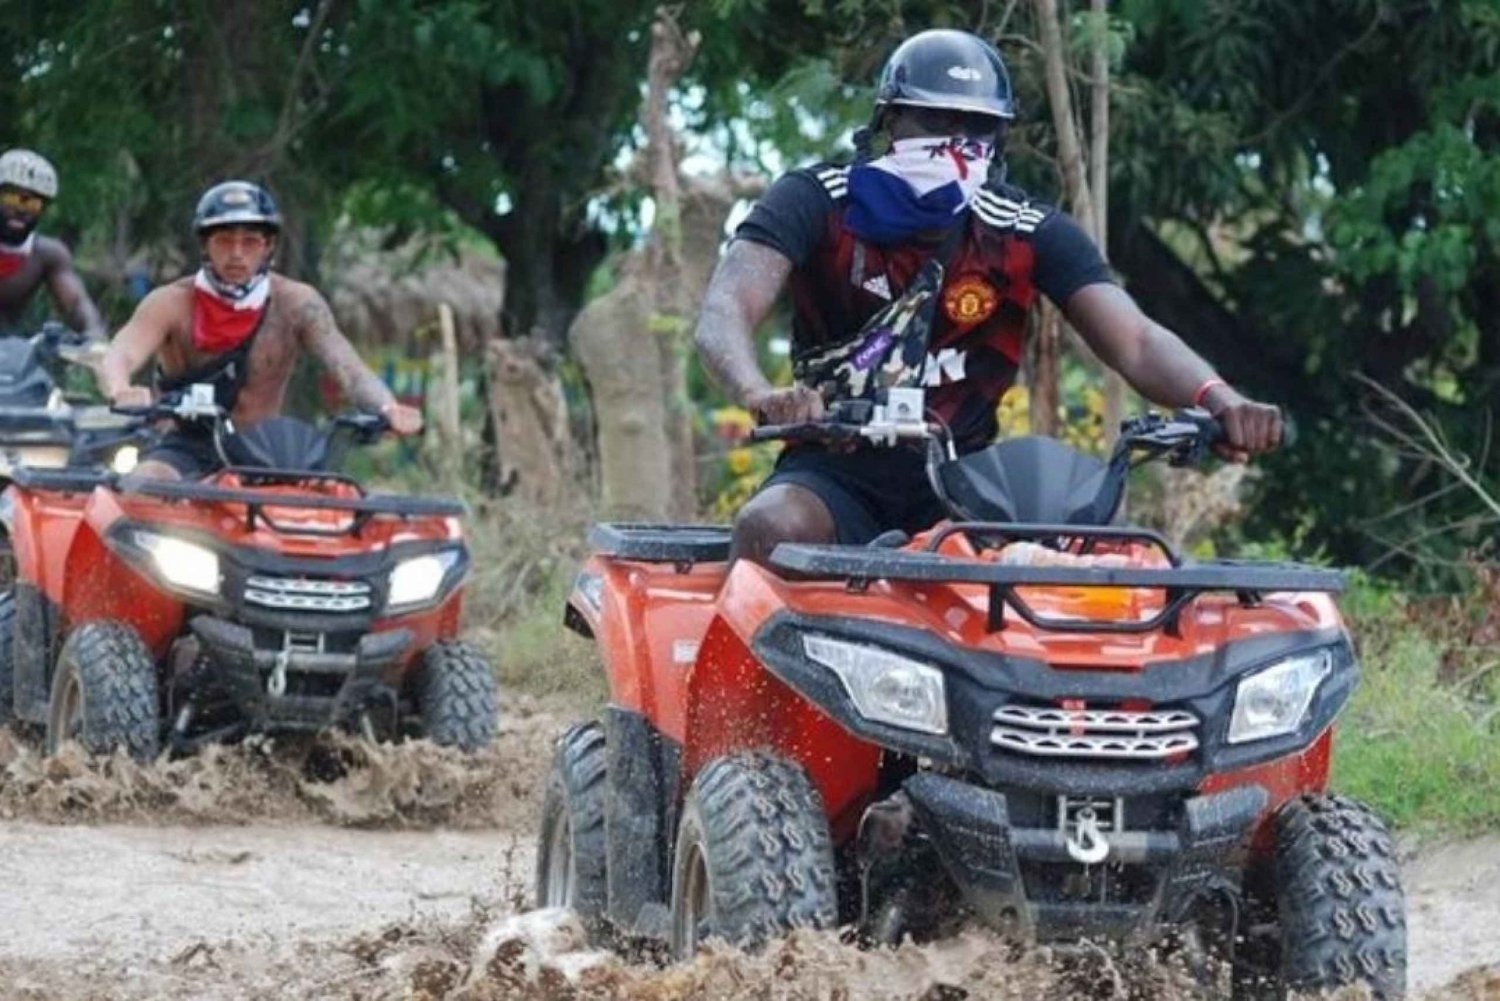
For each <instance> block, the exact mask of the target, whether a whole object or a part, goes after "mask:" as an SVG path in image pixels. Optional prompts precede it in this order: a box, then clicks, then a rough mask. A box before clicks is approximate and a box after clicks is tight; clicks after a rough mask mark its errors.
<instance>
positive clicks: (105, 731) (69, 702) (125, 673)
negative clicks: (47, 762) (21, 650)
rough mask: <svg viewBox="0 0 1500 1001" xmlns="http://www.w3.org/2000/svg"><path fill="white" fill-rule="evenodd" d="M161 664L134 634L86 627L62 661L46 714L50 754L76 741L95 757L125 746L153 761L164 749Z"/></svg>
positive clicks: (107, 625) (106, 625) (119, 626)
mask: <svg viewBox="0 0 1500 1001" xmlns="http://www.w3.org/2000/svg"><path fill="white" fill-rule="evenodd" d="M160 738H161V723H160V714H159V710H158V705H157V695H156V661H155V660H154V659H153V658H152V656H151V651H150V650H148V649H147V648H146V644H145V643H144V642H142V641H141V638H140V636H139V635H138V634H137V633H136V631H135V630H134V629H131V628H130V627H129V626H127V625H124V624H123V623H120V622H85V623H84V624H83V625H81V626H79V627H78V628H77V629H74V630H73V632H72V634H71V635H69V636H68V640H67V642H66V643H64V644H63V648H62V652H61V653H59V654H58V657H57V669H56V670H55V671H54V672H53V676H52V698H51V700H50V703H49V706H48V710H47V753H48V754H55V753H57V750H58V748H60V747H61V746H62V745H63V744H64V743H65V742H66V741H69V740H76V741H78V743H80V744H82V745H83V746H84V747H85V748H86V749H87V750H89V751H91V752H93V753H96V754H108V753H110V752H112V751H114V749H115V748H117V747H123V748H124V749H125V750H126V751H127V752H128V753H129V754H130V756H131V757H133V758H135V759H137V760H140V761H149V760H151V759H153V758H155V757H156V753H157V750H158V748H159V746H160Z"/></svg>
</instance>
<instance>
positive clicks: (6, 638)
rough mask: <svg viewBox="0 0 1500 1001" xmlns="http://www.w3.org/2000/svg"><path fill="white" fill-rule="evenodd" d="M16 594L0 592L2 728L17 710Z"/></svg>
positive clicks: (0, 708)
mask: <svg viewBox="0 0 1500 1001" xmlns="http://www.w3.org/2000/svg"><path fill="white" fill-rule="evenodd" d="M15 657H16V594H15V592H14V591H13V590H10V589H7V590H5V591H4V592H0V726H7V725H9V723H10V721H11V720H12V719H14V718H15V708H16V682H15V677H16V668H15Z"/></svg>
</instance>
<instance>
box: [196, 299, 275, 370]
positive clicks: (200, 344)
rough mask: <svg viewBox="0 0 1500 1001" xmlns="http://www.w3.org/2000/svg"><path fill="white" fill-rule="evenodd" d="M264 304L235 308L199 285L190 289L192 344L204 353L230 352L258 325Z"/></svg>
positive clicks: (264, 313) (263, 310) (264, 311)
mask: <svg viewBox="0 0 1500 1001" xmlns="http://www.w3.org/2000/svg"><path fill="white" fill-rule="evenodd" d="M265 315H266V303H262V304H261V306H260V308H259V309H235V308H234V306H233V305H231V304H230V303H227V302H225V301H224V300H223V299H220V298H219V297H218V296H216V295H214V294H213V293H211V292H205V291H203V289H201V288H195V289H193V347H194V348H195V349H197V350H198V351H202V352H203V353H205V354H219V353H220V352H222V351H233V350H234V349H235V348H237V347H239V346H240V345H241V344H243V343H245V340H246V339H247V338H248V337H249V336H250V335H251V334H253V333H255V328H256V327H258V326H260V318H261V317H263V316H265Z"/></svg>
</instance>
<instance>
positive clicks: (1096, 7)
mask: <svg viewBox="0 0 1500 1001" xmlns="http://www.w3.org/2000/svg"><path fill="white" fill-rule="evenodd" d="M1090 10H1091V12H1092V15H1093V18H1094V32H1093V43H1094V44H1093V52H1092V53H1091V54H1090V55H1091V59H1090V62H1091V65H1092V74H1091V75H1092V77H1093V82H1092V85H1091V87H1090V95H1089V108H1090V111H1091V112H1092V116H1091V119H1092V120H1091V127H1090V129H1089V188H1090V192H1089V193H1090V194H1091V195H1092V196H1093V200H1094V242H1096V243H1097V244H1098V245H1099V252H1100V253H1101V254H1105V255H1107V254H1108V253H1109V8H1108V4H1107V2H1106V0H1091V2H1090ZM1124 417H1125V380H1124V379H1122V378H1120V376H1119V374H1118V373H1116V372H1114V371H1112V370H1110V369H1105V372H1104V440H1105V442H1106V444H1108V445H1111V446H1113V445H1114V442H1115V438H1116V437H1118V436H1119V433H1120V421H1121V420H1123V419H1124Z"/></svg>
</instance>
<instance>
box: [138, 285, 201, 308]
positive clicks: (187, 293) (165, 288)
mask: <svg viewBox="0 0 1500 1001" xmlns="http://www.w3.org/2000/svg"><path fill="white" fill-rule="evenodd" d="M192 302H193V279H192V278H178V279H176V280H175V281H170V282H167V283H166V284H165V285H158V286H156V288H154V289H152V290H151V291H150V292H147V293H146V297H145V298H144V299H142V300H141V303H140V305H139V306H137V307H136V312H138V313H139V312H142V311H151V312H156V311H164V310H180V309H186V308H188V307H189V306H191V305H192Z"/></svg>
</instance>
